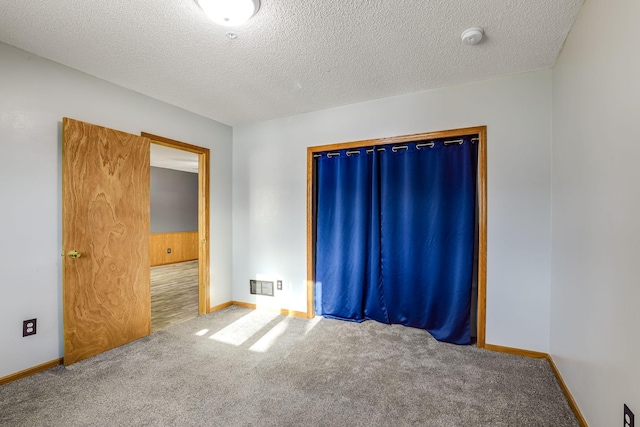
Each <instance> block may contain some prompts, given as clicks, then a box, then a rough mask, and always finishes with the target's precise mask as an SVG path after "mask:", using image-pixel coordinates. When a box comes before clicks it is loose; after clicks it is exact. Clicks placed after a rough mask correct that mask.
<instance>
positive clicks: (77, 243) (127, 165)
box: [62, 118, 151, 365]
mask: <svg viewBox="0 0 640 427" xmlns="http://www.w3.org/2000/svg"><path fill="white" fill-rule="evenodd" d="M62 162H63V166H62V197H63V207H62V209H63V215H62V216H63V225H62V242H63V250H64V252H65V257H64V261H63V312H64V315H63V317H64V363H65V365H69V364H71V363H75V362H77V361H80V360H82V359H85V358H87V357H91V356H94V355H96V354H99V353H101V352H104V351H106V350H109V349H112V348H114V347H117V346H120V345H122V344H126V343H128V342H131V341H133V340H136V339H138V338H141V337H144V336H146V335H148V334H149V333H150V331H151V295H150V284H149V283H150V271H149V262H150V258H149V139H148V138H144V137H140V136H136V135H130V134H127V133H124V132H119V131H115V130H112V129H108V128H104V127H100V126H95V125H91V124H88V123H83V122H79V121H76V120H72V119H68V118H65V119H63V160H62ZM72 250H76V251H78V252H79V253H80V254H81V256H80V258H71V257H69V256H67V254H68V252H69V251H72Z"/></svg>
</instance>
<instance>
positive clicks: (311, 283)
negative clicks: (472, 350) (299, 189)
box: [307, 126, 487, 348]
mask: <svg viewBox="0 0 640 427" xmlns="http://www.w3.org/2000/svg"><path fill="white" fill-rule="evenodd" d="M465 135H477V142H478V164H477V185H476V198H477V213H476V215H477V222H476V224H477V234H476V235H477V243H476V248H477V257H475V258H476V260H475V268H474V270H475V271H474V276H475V278H474V279H475V280H474V282H475V284H477V285H476V286H477V297H476V298H474V302H475V303H476V305H475V308H476V313H475V314H476V315H475V316H473V317H475V318H476V319H477V323H476V334H475V335H476V343H477V346H478V347H479V348H484V346H485V322H486V253H487V250H486V248H487V167H486V164H487V150H486V126H479V127H472V128H464V129H455V130H448V131H439V132H429V133H421V134H414V135H404V136H398V137H391V138H382V139H375V140H365V141H355V142H348V143H342V144H331V145H324V146H317V147H309V148H308V149H307V317H308V318H313V317H315V314H316V313H315V295H316V292H315V284H316V272H315V262H316V253H315V250H316V234H315V233H316V206H317V200H316V175H317V170H316V162H315V156H316V155H317V154H318V153H321V152H327V151H337V150H349V149H356V148H361V147H371V146H378V145H385V144H402V143H410V142H418V141H425V140H435V139H443V138H446V139H456V138H460V137H462V136H465ZM474 291H475V289H474Z"/></svg>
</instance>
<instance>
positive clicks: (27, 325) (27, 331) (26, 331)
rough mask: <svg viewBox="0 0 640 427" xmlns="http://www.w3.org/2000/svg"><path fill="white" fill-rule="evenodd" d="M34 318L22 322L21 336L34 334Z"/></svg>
mask: <svg viewBox="0 0 640 427" xmlns="http://www.w3.org/2000/svg"><path fill="white" fill-rule="evenodd" d="M36 321H37V320H36V319H29V320H25V321H24V322H22V336H23V337H28V336H29V335H35V334H36Z"/></svg>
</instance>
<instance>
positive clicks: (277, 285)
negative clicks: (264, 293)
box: [276, 280, 282, 291]
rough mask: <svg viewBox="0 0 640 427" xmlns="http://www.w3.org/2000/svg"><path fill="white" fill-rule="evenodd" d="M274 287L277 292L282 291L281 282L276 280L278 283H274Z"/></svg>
mask: <svg viewBox="0 0 640 427" xmlns="http://www.w3.org/2000/svg"><path fill="white" fill-rule="evenodd" d="M276 287H277V288H278V290H279V291H281V290H282V280H278V281H277V282H276Z"/></svg>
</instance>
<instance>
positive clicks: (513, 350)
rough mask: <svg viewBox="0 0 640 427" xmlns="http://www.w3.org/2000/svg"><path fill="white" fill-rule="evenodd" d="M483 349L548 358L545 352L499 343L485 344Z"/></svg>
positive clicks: (535, 357)
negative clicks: (504, 345) (505, 345)
mask: <svg viewBox="0 0 640 427" xmlns="http://www.w3.org/2000/svg"><path fill="white" fill-rule="evenodd" d="M484 349H485V350H490V351H495V352H498V353H507V354H515V355H516V356H524V357H531V358H533V359H548V358H549V355H548V354H547V353H542V352H540V351H532V350H523V349H521V348H513V347H503V346H501V345H494V344H485V345H484Z"/></svg>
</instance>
